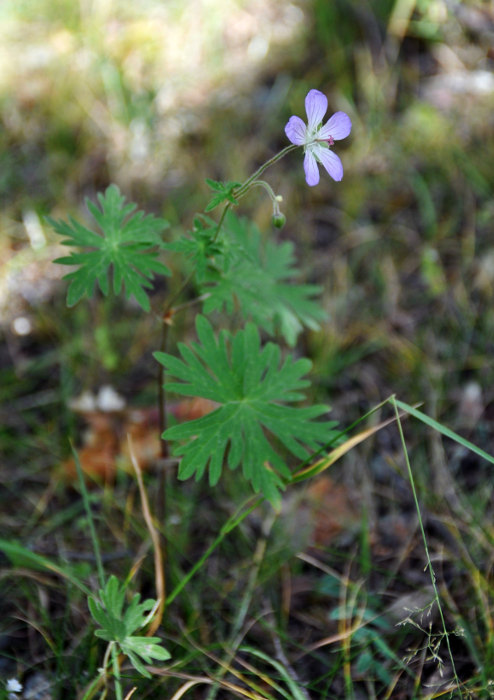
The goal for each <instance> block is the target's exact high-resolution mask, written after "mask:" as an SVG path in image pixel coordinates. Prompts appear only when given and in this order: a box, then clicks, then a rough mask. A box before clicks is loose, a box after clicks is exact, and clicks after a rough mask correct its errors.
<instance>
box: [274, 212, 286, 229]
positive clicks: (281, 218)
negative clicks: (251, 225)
mask: <svg viewBox="0 0 494 700" xmlns="http://www.w3.org/2000/svg"><path fill="white" fill-rule="evenodd" d="M285 221H286V216H285V215H284V214H282V213H281V212H278V213H277V214H273V216H272V218H271V222H272V224H273V226H274V227H275V228H283V226H284V225H285Z"/></svg>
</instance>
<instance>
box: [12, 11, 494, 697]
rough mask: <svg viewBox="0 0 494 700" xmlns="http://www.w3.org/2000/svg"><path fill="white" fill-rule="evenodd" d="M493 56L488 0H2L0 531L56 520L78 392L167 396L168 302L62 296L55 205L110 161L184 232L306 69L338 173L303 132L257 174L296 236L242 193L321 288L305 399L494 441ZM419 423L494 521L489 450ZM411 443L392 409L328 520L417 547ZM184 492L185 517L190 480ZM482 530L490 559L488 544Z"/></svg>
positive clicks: (283, 111) (297, 100) (432, 466)
mask: <svg viewBox="0 0 494 700" xmlns="http://www.w3.org/2000/svg"><path fill="white" fill-rule="evenodd" d="M493 67H494V2H492V1H488V0H487V1H484V0H467V1H465V2H455V1H454V0H141V1H140V2H139V3H135V2H130V1H127V0H78V1H76V0H2V2H1V3H0V203H1V206H0V334H1V337H2V343H1V345H0V392H1V394H2V406H1V408H0V411H1V413H0V439H1V442H2V449H3V457H2V459H3V466H2V469H3V470H4V474H5V476H6V478H5V483H6V484H8V499H7V500H6V502H5V510H4V514H5V518H4V525H3V528H4V530H5V533H7V534H8V533H9V532H10V533H14V534H15V536H16V537H18V536H23V537H30V538H31V539H32V541H35V542H37V546H42V545H43V542H45V540H46V541H48V542H51V541H52V540H51V537H52V531H53V527H54V525H53V524H54V522H55V520H54V519H53V513H55V510H54V511H53V512H52V516H50V517H52V520H50V525H49V526H48V525H47V526H46V529H45V530H43V529H42V528H41V530H40V527H41V523H42V522H43V518H44V519H45V520H44V522H45V523H46V522H47V521H46V518H47V513H50V512H51V511H50V508H55V501H52V497H53V493H54V492H55V491H56V489H57V486H56V482H54V481H53V480H52V474H53V469H54V468H55V467H56V465H58V464H60V462H61V461H63V460H64V459H66V458H67V455H68V444H67V437H68V436H71V437H72V438H73V439H74V440H75V441H76V442H79V441H80V439H81V427H80V425H79V423H78V419H77V416H75V414H74V413H73V412H72V411H69V410H68V409H67V406H68V405H69V404H70V402H71V400H73V399H74V397H76V396H79V395H80V394H81V392H83V391H86V390H90V391H92V392H95V393H97V392H98V390H99V389H100V387H101V386H103V385H107V384H109V385H111V386H112V387H114V388H115V389H116V390H117V391H118V392H119V393H120V394H121V395H122V396H123V397H124V398H125V400H126V401H127V403H128V404H130V405H133V406H137V407H139V406H142V407H147V406H150V405H153V404H154V402H155V388H154V385H153V381H154V380H155V375H156V368H155V365H154V364H153V361H152V358H151V353H152V351H153V350H156V349H157V347H158V343H159V330H160V329H159V327H157V324H156V323H155V320H154V319H153V318H152V317H149V318H143V315H142V314H141V313H140V312H139V310H138V309H137V308H136V307H135V306H133V305H132V304H128V303H125V302H123V301H119V300H112V299H110V300H108V301H107V302H105V303H104V304H98V303H96V302H90V303H88V302H87V301H82V302H81V303H79V304H78V305H77V306H76V307H75V308H74V309H72V310H69V311H67V310H66V308H65V294H66V284H65V283H64V282H62V281H61V277H62V276H63V275H64V274H66V272H67V269H64V268H63V267H61V266H57V265H53V264H52V260H53V259H54V258H56V257H59V256H60V255H61V254H64V253H65V249H64V248H63V247H62V246H60V242H59V240H57V236H56V235H55V234H54V233H53V231H51V230H50V228H49V227H48V226H47V224H46V223H45V220H44V217H45V216H46V215H50V216H53V217H55V218H65V217H67V216H68V215H72V216H75V217H77V218H78V219H80V220H82V221H86V222H87V218H86V216H87V215H86V210H85V207H84V198H85V197H90V198H91V199H94V198H95V196H96V193H97V192H98V191H101V190H103V189H105V188H106V186H107V185H108V184H109V183H112V182H114V183H116V184H118V185H119V187H120V188H121V190H122V192H123V193H124V194H125V195H126V196H127V197H128V198H129V199H131V200H134V201H135V202H136V203H137V204H138V206H139V208H141V209H144V210H147V211H150V212H153V213H155V214H156V215H159V216H163V217H164V218H166V219H168V220H169V221H170V223H171V224H172V227H171V229H170V231H171V232H172V234H171V235H173V232H175V233H176V232H180V231H183V230H186V229H187V228H188V227H190V225H191V222H192V217H193V214H194V212H195V211H201V210H202V209H203V208H204V204H205V202H206V201H207V200H206V198H207V196H208V189H207V186H206V185H205V183H204V179H205V178H206V177H210V178H214V179H218V180H220V179H224V180H239V181H241V180H243V179H244V178H246V177H247V176H248V175H249V174H250V173H251V172H253V171H254V170H255V169H256V168H257V167H258V166H259V165H260V164H261V163H263V162H264V161H265V160H266V159H267V158H269V157H271V156H272V155H274V153H276V152H277V151H278V150H280V149H281V148H283V147H284V146H285V145H287V143H288V142H287V139H286V136H285V134H284V126H285V123H286V121H287V120H288V118H289V117H290V116H291V115H292V114H298V115H300V116H301V117H303V118H305V114H304V98H305V95H306V93H307V92H308V90H309V89H311V88H317V89H318V90H321V91H322V92H324V93H325V94H326V95H327V96H328V100H329V113H328V114H330V113H332V112H334V111H337V110H343V111H345V112H347V113H348V114H349V115H350V117H351V119H352V122H353V130H352V134H351V136H350V137H349V138H348V139H346V140H345V141H342V142H339V143H338V144H337V148H336V151H337V153H338V155H339V156H340V157H341V159H342V161H343V165H344V171H345V172H344V178H343V181H342V182H341V183H335V182H333V181H332V180H331V179H330V178H329V177H328V176H326V175H325V174H321V182H320V184H319V185H318V186H317V187H315V188H309V187H308V186H307V185H306V183H305V178H304V171H303V166H302V158H301V154H299V153H292V154H289V155H288V156H287V157H286V158H285V159H284V160H282V161H281V162H280V163H278V164H276V165H275V166H274V167H273V168H272V169H271V170H269V171H267V173H266V179H267V180H268V181H269V182H270V184H271V185H272V186H273V188H274V190H275V191H276V192H277V193H280V194H281V195H282V196H283V199H284V203H283V211H284V213H285V214H286V215H287V224H286V226H285V228H284V229H283V231H282V232H281V234H280V233H279V232H277V231H276V232H275V231H274V230H273V229H272V228H271V224H270V219H271V205H270V202H269V201H268V200H267V198H264V197H263V196H262V194H260V193H259V192H258V191H255V193H254V194H253V195H252V196H251V197H249V198H248V199H247V200H245V201H242V206H241V207H240V213H242V212H244V213H248V214H249V215H250V216H251V217H252V218H253V219H254V220H255V221H256V222H257V223H258V225H259V226H260V228H261V230H262V231H263V232H264V233H265V235H273V236H274V235H277V236H281V237H282V238H285V239H289V240H292V241H293V242H294V243H295V246H296V252H297V260H298V265H299V267H300V269H301V270H302V273H303V278H304V279H305V280H307V281H311V282H317V283H319V284H321V285H322V287H323V300H322V301H323V305H324V308H325V310H326V311H327V313H328V320H327V322H325V323H324V324H323V326H322V328H321V330H320V331H319V332H310V333H307V334H305V335H304V336H303V337H302V338H301V342H300V344H299V351H300V353H301V354H305V355H307V356H309V357H311V358H312V360H313V362H314V375H313V378H314V390H313V396H312V397H311V398H312V399H314V400H317V401H324V402H328V403H330V404H331V405H332V407H333V410H332V417H334V418H335V419H337V420H338V421H340V423H341V425H342V426H343V427H344V426H346V425H349V424H350V423H351V422H352V421H353V420H356V419H358V418H359V417H361V416H362V415H363V414H364V413H365V412H366V411H368V410H369V409H371V408H372V407H373V406H376V405H377V404H378V403H379V402H380V401H382V400H383V399H385V398H386V397H388V396H389V395H390V394H392V393H396V394H397V395H398V396H399V398H401V399H403V400H404V401H406V402H408V403H410V404H415V403H419V402H420V403H421V405H422V410H423V411H424V412H425V413H427V414H428V415H430V416H431V417H432V418H435V419H436V420H439V421H441V422H443V423H444V424H447V425H448V426H449V427H450V428H452V429H454V430H456V431H458V432H459V433H460V434H461V435H463V436H464V437H466V438H468V439H470V440H471V441H472V442H474V443H475V444H477V445H478V446H479V447H482V448H483V449H484V450H486V451H488V452H491V453H492V452H493V451H494V440H493V436H494V367H493V361H492V358H493V352H494V305H493V292H494V237H493V233H494V226H493V221H494V197H493V186H494V167H493V164H494V72H493ZM171 266H172V267H173V261H172V263H171ZM161 292H163V289H160V288H157V293H158V294H159V293H161ZM191 321H192V315H191V316H190V317H183V320H181V321H180V324H179V326H178V328H177V331H176V337H180V338H183V337H184V335H185V336H187V335H188V334H192V331H191ZM176 337H174V338H172V340H176ZM172 348H173V345H172V346H171V349H172ZM378 417H379V416H378V415H376V416H375V418H374V419H373V420H376V421H377V420H378ZM406 434H407V441H408V445H409V447H410V450H411V453H412V455H413V464H414V469H415V470H416V474H417V479H418V483H419V486H420V488H421V489H422V496H423V498H424V501H425V502H426V503H427V505H428V507H430V508H432V509H434V508H437V509H438V510H440V509H441V507H442V506H441V504H442V502H443V499H444V494H445V493H446V491H447V487H448V484H450V479H451V478H454V479H455V483H456V484H457V485H458V488H459V490H460V491H461V492H462V493H463V495H464V496H465V498H466V499H467V500H469V502H470V504H471V507H472V509H473V510H472V512H474V513H475V516H472V517H474V518H476V522H480V521H482V520H484V522H486V523H488V522H491V523H492V520H491V517H492V495H491V488H490V486H489V484H492V472H491V469H490V467H489V466H488V465H487V464H486V463H485V462H483V461H482V460H480V459H478V458H477V457H472V456H471V455H470V454H469V453H467V452H466V451H465V450H460V449H458V447H457V446H455V445H454V444H452V443H451V444H450V443H447V444H446V443H443V441H442V439H440V438H439V436H438V435H437V434H435V433H433V432H431V431H424V430H423V429H422V428H421V427H420V426H417V425H416V423H414V422H413V421H407V424H406ZM398 454H402V452H401V447H400V446H399V444H398V439H397V436H396V431H395V430H394V429H393V431H387V430H384V431H380V432H378V433H377V434H376V436H375V438H374V440H372V441H368V443H366V444H365V446H364V447H363V448H362V449H360V450H358V451H355V454H354V453H353V452H352V453H350V454H349V455H348V456H347V458H346V460H345V464H344V467H342V468H339V467H336V468H335V470H334V476H335V478H336V479H338V480H339V482H340V484H341V488H342V489H343V488H345V489H346V491H345V492H343V491H341V492H340V491H338V492H335V490H334V489H333V490H332V491H331V493H333V494H334V493H336V499H337V501H329V503H331V505H330V508H333V509H335V511H337V512H338V513H339V514H340V515H341V517H340V518H339V522H337V523H336V524H335V523H334V522H333V523H332V524H331V523H329V525H327V523H326V525H327V526H328V528H329V529H327V530H324V527H325V524H324V522H323V526H322V529H323V532H322V534H321V537H322V538H323V540H324V538H332V537H333V534H330V533H332V532H333V530H331V527H336V529H337V530H342V529H345V528H347V524H348V523H350V525H348V528H349V531H351V530H352V527H353V528H354V530H355V527H357V529H358V526H355V522H356V520H355V519H356V518H357V517H360V515H359V516H356V515H355V512H354V511H352V509H351V508H352V506H351V504H350V505H348V504H349V503H350V501H352V502H353V503H356V504H357V506H358V508H359V509H362V503H363V504H365V508H366V509H367V511H366V512H367V513H368V514H370V515H369V518H370V521H371V525H372V523H374V524H375V523H377V522H378V521H379V518H381V521H379V522H381V525H376V527H377V530H379V527H381V530H382V531H383V532H384V531H389V532H391V531H392V532H393V533H394V536H395V538H396V539H395V540H394V541H393V542H394V544H393V542H391V544H390V543H389V542H388V544H387V545H386V547H390V549H386V547H384V545H383V541H382V539H380V538H379V537H378V536H376V537H377V539H376V540H375V541H376V542H378V543H380V546H381V550H380V551H381V553H382V552H383V551H384V550H386V552H388V554H389V552H390V551H394V548H395V549H396V548H398V549H400V548H401V547H402V546H403V547H404V548H405V544H404V542H405V539H406V537H407V532H409V516H408V515H406V516H403V512H404V511H403V504H404V503H405V510H406V509H407V508H408V511H407V513H410V512H411V511H413V508H412V509H411V511H410V497H409V486H408V485H407V483H406V478H405V479H403V474H402V475H401V476H399V475H397V474H398V472H399V469H398V468H397V466H396V463H397V462H399V461H400V460H402V457H400V458H398V457H397V455H398ZM338 469H339V471H338ZM47 484H49V485H48V486H47ZM486 485H487V486H486ZM191 488H192V487H191ZM204 488H206V489H207V486H206V487H204ZM323 490H324V489H323ZM6 493H7V490H6ZM377 493H385V494H386V498H388V501H387V505H386V506H385V507H384V506H383V505H382V503H380V504H379V503H378V501H377V496H376V494H377ZM324 494H326V495H327V492H324V493H323V495H322V496H321V494H319V498H320V500H321V499H323V500H324V498H325V497H326V496H325V495H324ZM407 494H408V495H407ZM58 498H59V499H61V500H59V501H58V504H59V505H60V503H65V502H64V501H63V497H62V496H60V494H59V495H58ZM121 502H122V503H123V501H121ZM65 506H66V503H65V505H64V507H65ZM122 507H123V506H122ZM183 508H184V512H188V513H189V516H190V506H187V505H186V499H185V497H183ZM187 508H188V510H187ZM326 510H327V506H326ZM23 512H26V518H25V520H24V521H23V522H24V524H23V525H22V528H20V521H19V513H23ZM64 512H65V511H64ZM66 512H67V513H68V511H66ZM360 512H361V510H360V511H359V513H360ZM211 517H213V516H211V515H207V516H206V520H205V522H209V524H210V525H211V528H212V530H213V531H217V529H216V526H217V523H215V524H214V526H213V524H212V523H211ZM208 518H209V519H210V520H208ZM386 518H387V519H386ZM390 518H391V519H390ZM373 519H374V520H373ZM57 522H58V521H57ZM469 522H470V521H469V520H468V519H466V520H465V522H464V524H465V532H466V531H467V529H468V528H467V525H468V523H469ZM352 523H353V524H352ZM436 525H437V522H436ZM468 527H469V525H468ZM486 527H487V526H486ZM400 528H401V529H400ZM377 530H376V531H377ZM483 532H484V531H483ZM484 534H485V532H484ZM4 536H6V535H5V534H4ZM431 536H432V537H434V533H432V535H431ZM491 537H492V532H491ZM43 538H45V539H43ZM295 539H296V538H295ZM440 539H441V538H440ZM332 541H333V540H332V539H331V542H332ZM441 541H442V540H441ZM478 542H480V539H478ZM482 542H484V544H485V540H482ZM490 542H491V545H490V547H491V548H490V549H489V550H488V551H489V552H490V554H488V555H487V554H485V551H487V550H485V551H484V550H482V552H481V553H480V554H479V561H482V562H484V561H486V559H485V557H487V559H489V557H490V559H489V560H490V561H491V562H492V539H491V540H490ZM482 546H484V545H482ZM290 547H293V550H294V551H295V550H296V548H297V543H296V542H295V544H293V543H292V544H291V545H290ZM383 547H384V549H382V548H383ZM441 547H442V544H441V545H439V544H438V548H441ZM479 547H480V545H479ZM377 550H378V547H377V548H376V552H375V553H378V552H377ZM184 551H185V549H184ZM400 551H402V550H401V549H400ZM403 551H404V550H403ZM441 551H442V550H441ZM472 551H473V550H472ZM386 556H388V555H386ZM454 556H455V555H453V559H454ZM422 565H423V561H420V564H419V567H418V568H419V569H420V571H422ZM479 566H480V564H479ZM467 568H468V567H467ZM491 571H492V568H491ZM414 575H416V574H414ZM424 576H425V574H424ZM484 592H485V591H484ZM486 595H487V594H486ZM460 599H461V592H460ZM479 600H480V601H484V602H482V604H481V607H482V609H483V610H484V611H485V610H486V609H488V605H486V604H485V600H486V598H482V597H479ZM460 607H461V606H460ZM489 624H490V625H491V627H489ZM489 624H488V623H486V627H487V628H489V629H491V637H490V638H491V641H492V629H494V626H492V618H490V623H489ZM480 638H481V635H480V637H479V639H480ZM458 644H459V642H458ZM474 646H475V645H474ZM481 647H485V644H483V643H482V644H480V643H479V648H481ZM462 653H463V652H462ZM477 661H478V659H477ZM472 663H473V662H472ZM465 664H466V665H465V669H466V670H465V674H466V676H468V675H469V674H470V672H471V668H472V665H471V664H470V661H468V662H465ZM468 664H470V665H468ZM339 697H343V696H342V695H340V696H339ZM396 697H398V696H396ZM400 697H405V696H400ZM406 697H408V696H406ZM410 697H411V696H410Z"/></svg>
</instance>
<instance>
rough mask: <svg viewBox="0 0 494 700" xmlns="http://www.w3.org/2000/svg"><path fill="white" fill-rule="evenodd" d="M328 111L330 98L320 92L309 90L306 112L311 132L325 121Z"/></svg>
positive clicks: (306, 99)
mask: <svg viewBox="0 0 494 700" xmlns="http://www.w3.org/2000/svg"><path fill="white" fill-rule="evenodd" d="M327 109H328V98H327V97H326V95H323V94H322V92H319V90H309V92H308V93H307V97H306V98H305V111H306V112H307V119H308V121H309V131H313V130H315V129H316V127H317V126H319V124H320V123H321V122H322V120H323V119H324V115H325V114H326V112H327Z"/></svg>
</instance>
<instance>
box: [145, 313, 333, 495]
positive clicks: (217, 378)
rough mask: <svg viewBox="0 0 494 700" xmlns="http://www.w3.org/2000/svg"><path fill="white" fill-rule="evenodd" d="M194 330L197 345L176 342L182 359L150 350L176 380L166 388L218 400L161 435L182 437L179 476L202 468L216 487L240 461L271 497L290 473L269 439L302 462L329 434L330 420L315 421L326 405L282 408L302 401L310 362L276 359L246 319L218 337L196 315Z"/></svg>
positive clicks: (201, 472)
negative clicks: (214, 406)
mask: <svg viewBox="0 0 494 700" xmlns="http://www.w3.org/2000/svg"><path fill="white" fill-rule="evenodd" d="M196 328H197V335H198V338H199V343H192V349H191V348H189V347H188V346H186V345H184V344H183V343H180V344H179V351H180V355H181V356H182V359H179V358H176V357H173V356H172V355H168V354H166V353H163V352H157V353H155V357H156V359H157V360H158V361H159V362H160V363H161V364H163V365H164V366H165V368H166V370H167V373H168V375H170V376H171V377H175V378H176V380H177V381H170V382H168V383H167V384H166V388H167V390H168V391H172V392H176V393H178V394H183V395H184V396H200V397H203V398H206V399H210V400H212V401H214V402H216V403H217V404H218V408H217V409H216V410H215V411H213V412H212V413H209V414H208V415H206V416H203V417H202V418H198V419H196V420H191V421H189V422H187V423H184V424H181V425H176V426H173V427H172V428H169V429H168V430H166V431H165V432H164V433H163V437H164V439H166V440H177V441H183V442H181V443H179V444H178V445H177V446H176V447H175V449H174V454H175V455H182V460H181V462H180V468H179V478H181V479H188V478H189V477H191V476H192V475H193V474H195V475H196V479H200V478H201V477H202V476H203V475H204V473H205V471H206V468H209V482H210V484H211V485H215V484H216V483H217V482H218V480H219V478H220V476H221V472H222V468H223V463H224V462H225V461H226V463H227V464H228V466H229V467H230V469H236V468H237V467H238V466H239V465H242V471H243V474H244V476H245V478H246V479H248V480H249V481H250V482H251V484H252V486H253V488H254V490H255V491H256V492H262V493H263V494H264V495H265V496H266V498H268V499H269V500H270V501H272V502H277V501H278V500H279V495H280V494H279V492H280V490H281V489H283V487H284V483H285V482H284V480H285V479H289V478H290V475H291V472H290V470H289V468H288V466H287V464H286V461H285V459H284V458H283V457H282V456H281V455H280V453H279V452H278V451H277V450H276V449H275V446H274V445H273V439H276V440H277V441H278V442H279V443H281V444H282V445H283V446H284V447H285V448H286V450H288V452H291V453H292V454H293V455H295V456H296V457H298V458H299V459H301V460H305V459H306V458H307V457H308V456H309V455H310V451H314V450H318V449H319V448H320V446H321V445H323V444H325V443H327V442H329V441H330V440H331V439H332V438H333V437H334V435H335V431H333V428H334V426H335V423H334V422H321V421H315V420H314V419H315V418H317V417H319V416H321V415H322V414H324V413H326V412H327V410H328V408H327V406H321V405H317V406H306V407H295V406H287V405H286V404H290V403H293V402H296V401H300V400H301V399H303V398H304V395H303V393H302V392H301V389H304V388H305V387H307V386H308V384H309V382H308V380H306V379H303V378H302V377H303V376H304V375H305V374H307V372H308V371H309V369H310V367H311V362H310V360H307V359H299V360H294V359H293V358H292V357H291V356H290V355H289V356H288V357H287V358H286V359H285V360H282V359H281V351H280V348H279V346H278V345H275V344H274V343H268V344H267V345H265V346H264V347H261V343H260V339H259V333H258V330H257V328H256V326H254V324H252V323H249V324H247V326H246V327H245V329H244V330H240V331H238V332H237V333H236V334H235V335H234V336H232V335H231V334H230V333H228V332H227V331H222V332H221V333H220V335H219V337H218V339H216V338H215V335H214V333H213V329H212V326H211V325H210V323H209V321H208V320H207V319H206V318H204V317H203V316H198V317H197V321H196Z"/></svg>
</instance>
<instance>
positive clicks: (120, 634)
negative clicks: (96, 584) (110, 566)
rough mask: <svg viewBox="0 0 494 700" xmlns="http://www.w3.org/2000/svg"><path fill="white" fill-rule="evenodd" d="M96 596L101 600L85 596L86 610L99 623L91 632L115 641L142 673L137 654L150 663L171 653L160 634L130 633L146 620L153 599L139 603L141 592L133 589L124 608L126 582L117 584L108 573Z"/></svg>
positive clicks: (115, 578)
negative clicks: (162, 644) (135, 591)
mask: <svg viewBox="0 0 494 700" xmlns="http://www.w3.org/2000/svg"><path fill="white" fill-rule="evenodd" d="M99 598H100V600H97V599H96V598H95V597H93V596H89V598H88V606H89V611H90V613H91V615H92V617H93V619H94V620H95V622H96V623H97V624H98V625H99V626H100V629H97V630H95V633H94V634H95V635H96V636H97V637H99V638H100V639H104V640H105V641H107V642H115V643H116V644H118V646H119V647H120V650H121V651H122V652H123V653H124V654H126V655H127V656H128V658H129V660H130V662H131V663H132V665H133V666H134V668H135V669H136V670H137V671H139V673H141V674H142V675H143V676H146V677H150V674H149V672H148V671H147V670H146V669H145V667H144V666H143V664H142V662H141V660H140V659H139V657H141V658H142V659H144V661H145V662H146V663H152V660H153V659H157V660H159V661H166V659H169V658H170V654H169V653H168V651H167V650H166V649H164V648H163V647H161V646H159V645H160V643H161V639H160V638H159V637H144V636H136V635H134V634H133V633H134V632H135V631H136V630H137V629H139V628H140V627H143V626H144V625H145V624H146V623H147V622H148V620H147V618H148V613H149V611H150V610H152V608H153V607H154V605H155V602H156V601H154V600H152V599H151V598H149V599H148V600H145V601H144V602H142V603H141V602H140V594H139V593H135V594H134V596H133V597H132V600H131V601H130V603H129V604H128V606H127V608H126V609H124V603H125V585H124V584H122V585H120V583H119V581H118V579H117V577H116V576H110V578H109V579H108V581H107V582H106V585H105V587H104V588H103V589H101V590H100V591H99Z"/></svg>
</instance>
